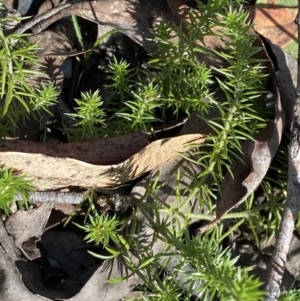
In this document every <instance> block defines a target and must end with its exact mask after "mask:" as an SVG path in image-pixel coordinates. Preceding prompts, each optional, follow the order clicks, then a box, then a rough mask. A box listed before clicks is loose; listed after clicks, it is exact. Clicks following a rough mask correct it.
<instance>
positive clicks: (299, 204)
mask: <svg viewBox="0 0 300 301" xmlns="http://www.w3.org/2000/svg"><path fill="white" fill-rule="evenodd" d="M296 23H297V24H298V45H299V46H298V83H297V86H298V88H297V89H296V93H295V94H296V95H295V99H296V100H295V103H294V111H293V114H294V116H293V124H292V136H291V142H290V146H289V164H288V189H287V200H286V204H285V209H284V212H283V216H282V219H281V224H280V228H279V232H278V237H277V240H276V244H275V248H274V251H273V256H272V265H271V268H270V272H269V276H268V282H267V286H266V291H267V296H266V298H265V301H276V300H278V298H279V296H280V286H281V282H282V278H283V273H284V270H285V265H286V260H287V254H288V251H289V248H290V243H291V239H292V235H293V231H294V228H295V221H296V218H297V213H298V211H299V210H300V70H299V69H300V43H299V41H300V4H299V7H298V15H297V19H296Z"/></svg>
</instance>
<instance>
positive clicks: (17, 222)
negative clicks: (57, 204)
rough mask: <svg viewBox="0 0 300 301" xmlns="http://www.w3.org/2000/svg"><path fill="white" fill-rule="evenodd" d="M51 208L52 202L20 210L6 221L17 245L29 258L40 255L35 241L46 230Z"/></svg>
mask: <svg viewBox="0 0 300 301" xmlns="http://www.w3.org/2000/svg"><path fill="white" fill-rule="evenodd" d="M51 209H52V203H44V204H42V205H41V206H40V207H38V208H37V209H35V210H32V211H21V210H18V211H17V212H16V213H14V214H12V215H11V216H9V218H8V219H7V221H6V222H5V227H6V229H7V231H8V233H9V234H10V236H12V237H13V238H14V240H15V244H16V246H17V247H18V248H19V249H20V250H22V252H23V254H24V255H25V256H26V257H27V258H28V259H29V260H34V259H36V258H37V257H39V256H40V251H39V249H38V248H37V247H36V244H35V243H36V241H38V240H39V238H40V236H41V235H42V234H43V232H44V229H45V226H46V224H47V222H48V219H49V216H50V213H51Z"/></svg>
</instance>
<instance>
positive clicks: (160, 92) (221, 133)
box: [110, 1, 284, 301]
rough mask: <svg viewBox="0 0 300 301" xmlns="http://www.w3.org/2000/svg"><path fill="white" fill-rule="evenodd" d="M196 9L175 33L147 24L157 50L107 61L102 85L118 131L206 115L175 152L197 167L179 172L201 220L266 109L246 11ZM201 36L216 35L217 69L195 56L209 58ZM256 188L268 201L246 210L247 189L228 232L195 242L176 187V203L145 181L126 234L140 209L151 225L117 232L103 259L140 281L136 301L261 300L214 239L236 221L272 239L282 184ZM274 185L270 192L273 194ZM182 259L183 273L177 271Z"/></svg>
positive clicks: (222, 5)
mask: <svg viewBox="0 0 300 301" xmlns="http://www.w3.org/2000/svg"><path fill="white" fill-rule="evenodd" d="M198 6H199V7H200V11H201V17H200V16H198V15H197V14H194V15H191V16H190V20H191V23H190V24H188V23H187V24H185V26H186V27H187V28H186V29H185V30H183V29H182V28H183V27H182V24H181V25H179V26H175V25H173V24H170V23H165V22H162V23H160V24H158V25H157V27H156V28H155V29H154V36H155V38H154V40H155V42H156V43H157V46H158V51H157V53H156V57H155V58H154V59H152V60H150V61H149V62H148V63H146V64H144V65H143V66H142V67H141V68H140V69H139V70H137V71H136V72H134V71H133V70H130V66H129V64H127V63H126V62H124V61H120V62H118V61H116V59H115V60H114V62H113V63H111V65H110V78H111V80H112V82H113V84H112V87H114V88H115V89H116V95H117V96H118V97H119V98H120V99H121V100H122V102H124V105H125V107H123V108H121V109H119V110H118V109H116V110H115V111H114V113H113V115H112V116H111V117H110V118H111V120H113V119H114V118H116V117H118V119H117V120H118V122H119V123H121V124H122V125H124V127H123V128H124V129H126V131H130V130H138V129H148V130H151V126H149V124H148V121H155V120H161V121H163V122H164V121H165V119H166V111H167V110H169V109H171V111H172V112H173V113H174V117H175V118H176V117H177V116H178V115H179V114H181V113H184V114H186V115H190V114H191V113H192V112H196V113H197V115H198V116H199V118H201V119H203V120H205V121H206V123H207V124H208V125H209V127H210V129H211V131H210V135H209V136H208V137H207V139H206V142H205V143H204V144H203V145H201V146H199V150H198V151H196V152H194V153H193V157H187V156H185V158H186V159H187V160H188V161H190V162H191V163H194V164H197V165H199V166H200V167H201V168H202V172H200V173H199V174H195V173H193V172H192V170H189V169H187V170H186V172H187V174H188V176H189V177H190V178H191V179H192V184H191V185H190V186H189V187H186V190H185V192H184V193H185V194H186V193H188V194H189V197H188V200H190V199H191V198H192V197H195V196H196V197H197V198H198V201H199V205H200V206H202V207H203V206H204V205H206V207H207V209H208V210H207V213H206V214H205V215H204V214H203V215H201V216H200V215H199V216H198V218H199V219H201V218H205V219H208V220H209V219H212V218H214V216H215V205H214V204H215V200H216V198H217V194H218V193H219V189H220V184H221V181H222V179H223V178H224V175H225V172H231V165H232V162H233V161H234V160H235V159H239V160H241V159H240V156H241V143H242V142H243V141H244V140H246V139H250V140H251V139H253V135H254V134H255V133H257V132H258V131H259V130H260V129H261V128H264V127H265V126H266V125H267V123H268V121H269V119H268V116H270V114H269V112H267V109H266V106H263V105H261V103H263V102H265V95H266V93H267V90H266V88H265V86H266V76H267V75H266V74H265V70H264V67H263V61H261V60H259V59H257V58H256V57H255V54H256V53H257V52H258V51H259V50H260V48H259V47H256V46H254V40H255V38H256V37H255V36H254V35H251V34H249V30H250V28H251V25H250V23H249V22H248V21H247V19H248V16H247V14H245V13H244V12H243V11H242V7H241V6H239V5H237V4H232V3H231V2H227V1H210V2H208V4H206V5H204V4H202V3H201V2H200V1H198ZM195 24H197V26H195ZM212 27H217V29H218V30H217V32H216V31H214V32H212V30H211V28H212ZM186 32H188V34H186ZM174 33H175V34H176V35H177V36H178V38H179V40H178V43H175V42H172V41H171V40H170V38H171V36H173V35H174ZM207 35H214V36H215V35H217V36H219V38H220V39H221V41H222V42H223V43H224V50H213V52H214V54H215V55H216V56H217V57H218V58H221V59H222V60H223V62H225V64H224V65H223V67H209V66H207V65H206V64H204V63H203V64H199V63H198V62H197V61H196V60H195V54H197V53H201V54H206V55H209V54H210V51H208V50H207V49H206V48H205V47H204V46H203V44H201V43H199V40H200V42H201V41H203V40H204V36H207ZM213 72H214V73H213ZM145 78H146V80H145ZM137 79H138V82H137V83H136V82H135V81H136V80H137ZM216 84H217V85H218V86H219V87H220V89H221V90H222V92H223V93H224V95H225V96H226V97H225V100H224V101H222V102H218V101H217V99H215V98H214V93H213V90H212V89H213V88H214V87H215V85H216ZM213 107H214V108H217V110H218V111H219V114H218V116H216V117H213V118H210V119H208V118H205V117H204V116H205V114H204V113H205V112H207V111H209V109H210V108H213ZM209 179H212V181H210V182H209V183H211V182H213V184H208V180H209ZM156 180H157V179H156ZM154 182H155V180H154ZM178 182H180V175H179V176H178ZM176 187H177V186H176ZM262 189H263V191H264V194H265V196H266V198H267V199H268V200H269V202H268V203H264V204H263V205H261V206H260V207H255V206H254V194H253V195H252V196H251V197H250V198H249V200H248V201H247V202H246V203H245V204H244V205H243V207H241V208H238V209H237V210H236V212H233V213H231V215H230V214H228V216H227V218H229V216H231V220H230V221H229V223H227V224H229V225H230V227H229V229H227V230H224V229H223V226H222V225H220V226H217V227H215V228H214V229H212V230H211V232H210V233H208V234H206V235H204V236H203V237H201V238H199V237H197V238H190V237H189V234H188V233H187V232H186V228H187V226H188V224H189V223H190V222H191V218H192V217H193V218H197V216H195V215H193V214H191V213H184V214H183V213H182V212H181V210H182V208H184V206H185V205H186V202H188V201H187V200H186V199H184V198H181V193H182V192H180V191H179V190H178V191H177V196H176V202H174V206H173V205H171V206H170V205H168V204H165V203H164V202H163V200H161V199H159V198H157V197H156V190H157V186H156V185H152V184H151V183H150V187H148V190H147V192H146V194H145V195H144V196H143V197H142V199H141V200H140V201H139V202H138V204H137V208H136V212H135V214H134V216H133V217H132V224H133V225H134V226H133V228H131V229H130V230H129V232H130V233H140V230H137V229H135V226H136V224H138V222H137V221H136V222H134V221H135V220H136V219H137V217H138V216H139V215H142V216H144V218H145V219H146V221H147V225H150V226H151V228H152V230H153V233H152V236H151V238H149V239H148V240H146V238H144V237H143V235H142V234H141V235H140V236H138V237H136V236H134V235H133V236H130V235H129V236H125V237H123V239H124V238H125V239H126V241H127V244H128V246H130V249H127V248H125V249H123V250H122V252H117V253H116V252H115V250H111V251H112V255H114V256H117V257H118V258H120V260H121V262H122V263H123V264H124V265H125V266H126V268H127V269H128V275H126V276H124V278H123V279H126V278H128V277H130V276H131V275H132V274H135V275H136V276H138V277H139V278H140V279H142V282H143V283H144V286H142V287H141V288H140V289H142V290H143V291H144V296H142V297H140V298H139V299H138V300H177V299H179V298H181V299H182V300H190V297H191V296H192V295H195V294H196V295H197V296H198V297H199V298H200V300H213V298H214V297H219V298H220V299H221V300H243V301H244V300H262V298H263V296H264V292H263V289H262V283H261V282H259V281H258V280H257V279H255V278H254V277H253V276H251V275H250V271H251V268H249V267H244V268H241V267H237V266H236V261H237V258H231V256H230V250H229V249H222V247H221V245H222V242H223V240H224V238H225V237H227V236H228V235H229V234H231V233H233V232H234V231H236V230H237V229H238V227H239V226H240V225H241V224H244V225H245V226H247V227H249V229H250V230H251V234H252V239H253V240H254V241H256V243H257V244H259V241H260V240H261V239H263V238H270V237H272V236H273V235H274V233H275V231H276V228H277V226H278V220H279V216H280V212H281V207H282V206H281V201H282V199H283V195H284V191H283V190H282V187H279V188H275V187H274V186H272V185H270V184H269V183H268V182H265V183H264V184H263V185H262ZM275 189H278V191H277V193H276V195H274V191H275ZM147 195H151V196H152V197H153V198H154V202H153V203H151V204H145V203H143V202H142V201H143V200H144V199H145V198H146V197H147ZM263 210H269V214H268V216H266V217H264V215H261V212H262V211H263ZM149 212H151V214H150V213H149ZM162 216H163V217H162ZM234 216H235V218H233V217H234ZM262 217H263V218H262ZM225 218H226V217H225ZM145 240H146V243H145ZM158 240H161V241H163V242H164V244H165V247H164V250H163V251H162V252H159V253H157V254H153V250H152V247H153V245H154V244H155V242H156V241H158ZM130 251H134V252H135V254H138V258H139V260H138V261H133V260H131V256H130ZM173 258H178V260H177V264H176V265H175V267H173V269H172V272H171V274H167V275H165V276H164V277H163V278H161V274H162V272H163V270H164V269H165V268H167V267H168V263H169V261H171V260H172V259H173ZM187 264H188V265H190V266H192V267H193V269H191V270H186V269H185V267H186V265H187ZM120 280H122V279H111V280H110V281H111V282H114V281H120Z"/></svg>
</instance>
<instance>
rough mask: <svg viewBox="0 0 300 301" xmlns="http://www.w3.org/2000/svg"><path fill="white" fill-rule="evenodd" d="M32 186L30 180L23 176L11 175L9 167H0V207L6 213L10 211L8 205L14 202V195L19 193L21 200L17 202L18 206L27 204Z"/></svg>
mask: <svg viewBox="0 0 300 301" xmlns="http://www.w3.org/2000/svg"><path fill="white" fill-rule="evenodd" d="M32 190H33V188H32V186H31V185H30V181H29V180H28V179H26V178H25V177H24V176H18V177H14V176H13V171H12V170H11V169H0V209H1V210H3V211H4V213H5V214H6V215H9V213H10V212H11V210H10V207H11V205H12V204H13V202H14V199H15V195H19V196H20V197H21V199H22V202H19V205H20V207H21V208H22V207H24V206H25V207H26V208H27V206H28V192H29V191H32Z"/></svg>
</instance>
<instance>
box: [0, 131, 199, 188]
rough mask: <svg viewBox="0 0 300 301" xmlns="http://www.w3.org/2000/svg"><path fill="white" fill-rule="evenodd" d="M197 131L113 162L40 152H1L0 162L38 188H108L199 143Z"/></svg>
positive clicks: (163, 141)
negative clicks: (106, 162)
mask: <svg viewBox="0 0 300 301" xmlns="http://www.w3.org/2000/svg"><path fill="white" fill-rule="evenodd" d="M204 140H205V136H203V135H200V134H190V135H183V136H178V137H173V138H165V139H160V140H157V141H154V142H152V143H151V144H149V145H147V146H146V147H145V148H143V149H142V150H140V151H139V152H138V153H136V154H134V155H133V156H131V157H130V158H129V159H127V160H125V161H123V162H121V163H119V164H114V165H107V166H103V165H92V164H88V163H85V162H81V161H77V160H74V159H70V158H55V157H49V156H46V155H42V154H35V153H22V152H10V151H7V152H0V164H1V165H2V166H5V167H8V168H9V167H10V168H13V169H14V170H15V171H17V172H19V173H21V174H25V175H27V176H28V177H29V178H31V179H33V180H34V182H33V185H34V187H35V188H36V189H37V190H49V189H57V188H62V187H67V186H81V187H109V186H115V185H118V184H122V183H126V182H129V181H131V180H133V179H136V178H137V177H139V176H142V175H143V174H145V173H146V172H148V171H150V170H152V169H154V168H157V167H158V166H160V165H161V164H163V163H164V162H166V161H168V160H170V159H171V158H174V157H176V156H178V155H179V153H182V152H185V151H187V150H188V149H189V148H190V147H191V144H200V143H202V142H203V141H204Z"/></svg>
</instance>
